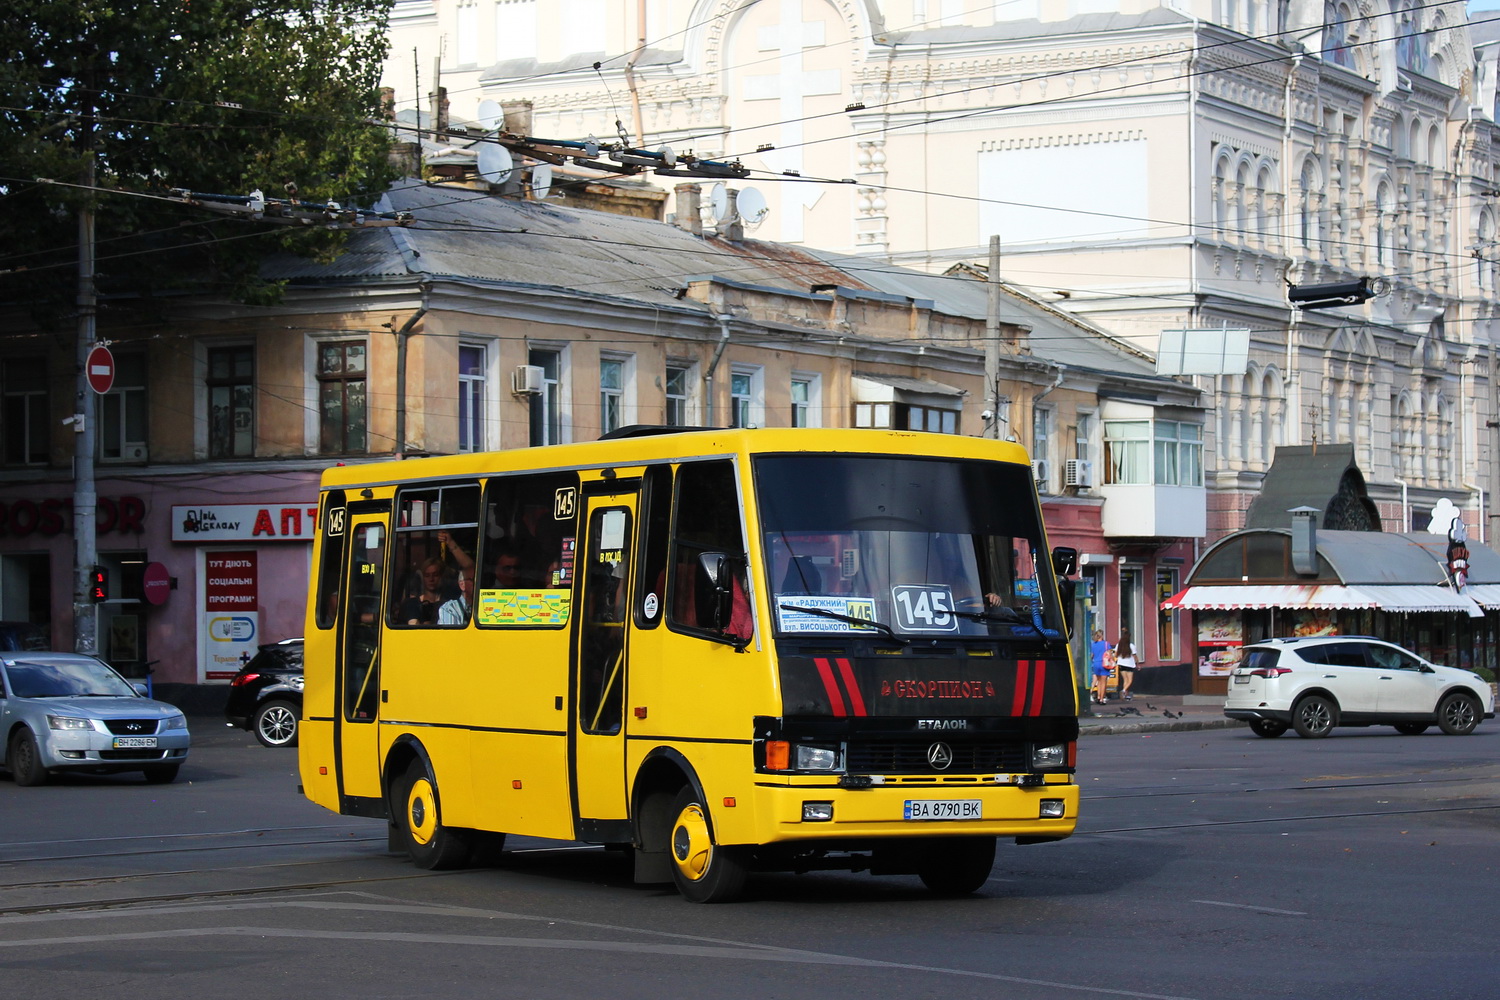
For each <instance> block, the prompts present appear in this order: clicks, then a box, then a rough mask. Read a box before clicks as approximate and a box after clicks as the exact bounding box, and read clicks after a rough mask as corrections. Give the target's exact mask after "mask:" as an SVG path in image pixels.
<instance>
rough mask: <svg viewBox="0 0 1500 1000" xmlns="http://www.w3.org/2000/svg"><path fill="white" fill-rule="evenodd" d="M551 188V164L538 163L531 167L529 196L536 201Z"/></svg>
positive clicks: (543, 196)
mask: <svg viewBox="0 0 1500 1000" xmlns="http://www.w3.org/2000/svg"><path fill="white" fill-rule="evenodd" d="M551 190H552V164H550V163H538V164H537V165H536V166H534V167H532V168H531V196H532V197H533V198H535V199H536V200H537V201H541V200H542V199H543V198H545V197H547V192H549V191H551Z"/></svg>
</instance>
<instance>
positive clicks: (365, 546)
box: [335, 514, 389, 799]
mask: <svg viewBox="0 0 1500 1000" xmlns="http://www.w3.org/2000/svg"><path fill="white" fill-rule="evenodd" d="M349 520H350V523H349V528H348V530H349V532H350V537H349V564H348V570H347V572H348V575H347V576H346V577H345V581H346V584H347V586H346V587H345V599H344V602H343V610H342V619H343V635H342V637H341V641H340V643H339V680H338V689H337V697H338V718H337V722H336V723H335V726H336V727H337V728H336V732H337V734H338V735H337V737H336V739H337V760H338V769H339V795H340V798H347V797H351V796H353V797H363V798H375V799H379V797H380V794H381V792H380V757H379V753H380V747H379V743H378V732H379V725H378V720H379V717H380V694H381V692H380V619H381V612H382V609H383V608H384V607H385V604H384V592H383V587H384V581H385V561H386V549H387V548H388V545H387V542H388V541H389V532H388V530H387V528H386V520H387V518H386V516H385V515H384V514H377V515H369V514H359V515H355V516H353V517H351V518H350V519H349Z"/></svg>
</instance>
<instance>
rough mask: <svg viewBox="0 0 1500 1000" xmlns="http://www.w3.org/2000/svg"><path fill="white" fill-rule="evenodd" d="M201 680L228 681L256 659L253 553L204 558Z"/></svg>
mask: <svg viewBox="0 0 1500 1000" xmlns="http://www.w3.org/2000/svg"><path fill="white" fill-rule="evenodd" d="M201 627H202V636H203V648H204V662H203V665H202V674H203V679H204V680H206V681H215V680H220V681H222V680H229V679H230V678H231V677H233V676H234V675H235V672H236V671H238V670H239V669H240V667H242V666H243V665H245V664H246V663H248V662H250V657H252V656H254V655H255V650H256V647H257V646H258V645H259V641H260V595H259V573H258V567H257V562H256V552H255V550H253V549H247V550H245V551H243V552H206V553H204V555H203V620H202V626H201Z"/></svg>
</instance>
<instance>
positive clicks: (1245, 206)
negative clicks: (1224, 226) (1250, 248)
mask: <svg viewBox="0 0 1500 1000" xmlns="http://www.w3.org/2000/svg"><path fill="white" fill-rule="evenodd" d="M1234 182H1235V199H1234V229H1235V233H1234V235H1235V239H1236V240H1237V241H1238V242H1240V243H1245V242H1248V240H1247V239H1246V237H1247V236H1249V234H1250V214H1249V207H1250V206H1249V202H1250V198H1251V192H1250V164H1249V163H1241V164H1240V169H1239V171H1238V172H1237V173H1236V174H1235V178H1234Z"/></svg>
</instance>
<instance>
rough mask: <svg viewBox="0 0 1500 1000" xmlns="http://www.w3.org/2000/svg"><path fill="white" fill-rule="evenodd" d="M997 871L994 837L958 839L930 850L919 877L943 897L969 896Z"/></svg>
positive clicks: (931, 846)
mask: <svg viewBox="0 0 1500 1000" xmlns="http://www.w3.org/2000/svg"><path fill="white" fill-rule="evenodd" d="M994 868H995V838H994V837H955V838H954V839H952V840H942V841H937V842H934V843H932V844H930V845H928V846H927V850H926V852H925V854H924V857H923V858H922V861H921V865H920V867H919V868H918V869H917V877H918V878H920V879H921V880H922V884H923V885H925V886H927V888H929V889H931V890H932V891H933V892H935V893H937V894H938V895H940V896H967V895H969V894H970V893H971V892H974V891H976V890H977V889H979V887H980V886H982V885H984V883H985V882H987V881H989V877H990V872H991V871H993V870H994Z"/></svg>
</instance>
